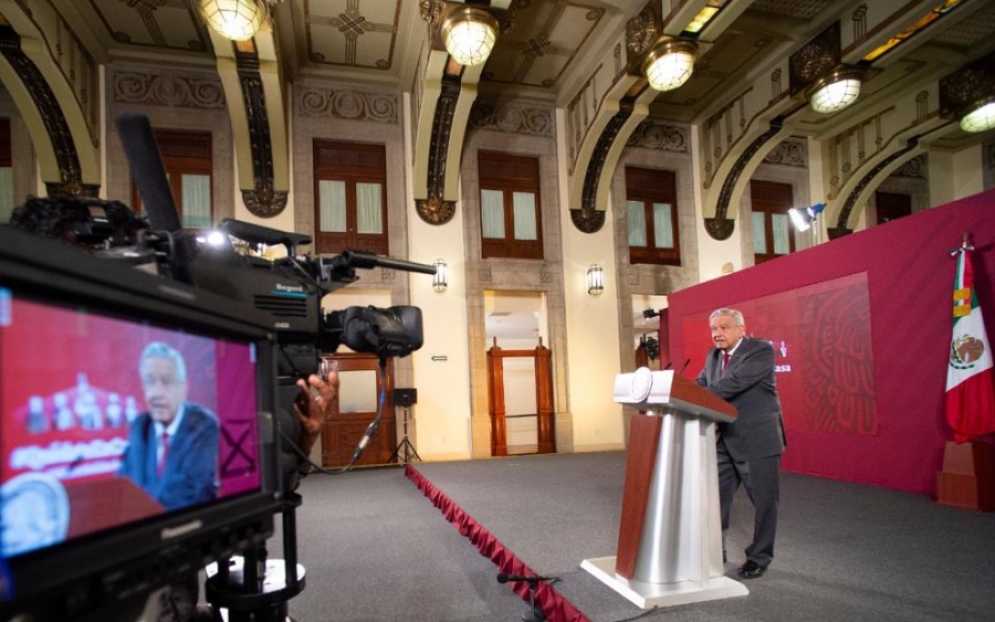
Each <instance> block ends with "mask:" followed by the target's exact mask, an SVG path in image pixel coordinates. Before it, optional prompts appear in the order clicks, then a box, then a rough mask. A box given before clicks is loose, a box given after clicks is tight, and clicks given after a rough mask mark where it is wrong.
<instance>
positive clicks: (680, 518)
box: [581, 367, 749, 609]
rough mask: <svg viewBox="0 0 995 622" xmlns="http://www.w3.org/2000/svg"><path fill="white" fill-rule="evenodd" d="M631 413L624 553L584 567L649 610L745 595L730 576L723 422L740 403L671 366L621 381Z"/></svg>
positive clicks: (622, 398)
mask: <svg viewBox="0 0 995 622" xmlns="http://www.w3.org/2000/svg"><path fill="white" fill-rule="evenodd" d="M615 401H616V402H618V403H621V404H625V405H627V406H632V407H635V408H639V409H640V410H643V411H648V412H649V413H650V414H645V415H644V414H638V415H635V416H634V417H633V419H632V427H631V429H630V432H629V457H628V464H627V466H626V473H625V491H624V494H623V496H622V517H621V521H620V525H619V530H618V551H617V552H618V554H617V555H616V556H614V557H600V558H595V559H585V560H584V561H583V562H582V563H581V567H582V568H584V569H585V570H587V571H588V572H590V573H591V574H593V575H594V576H595V577H597V578H598V579H599V580H600V581H602V582H603V583H605V584H607V585H608V586H609V587H611V588H612V589H613V590H615V591H616V592H618V593H619V594H621V595H622V596H624V597H625V598H627V599H628V600H630V601H631V602H633V603H634V604H635V605H636V606H638V607H639V608H641V609H652V608H654V607H669V606H673V605H683V604H687V603H694V602H702V601H707V600H718V599H722V598H730V597H733V596H746V595H747V594H749V590H747V589H746V586H744V585H743V584H742V583H740V582H738V581H735V580H733V579H730V578H728V577H726V576H724V575H723V571H724V568H723V563H722V524H721V520H720V516H719V480H718V465H717V461H716V456H715V422H717V421H734V420H735V419H736V409H735V407H733V406H732V405H731V404H729V403H728V402H726V401H724V400H722V399H720V398H718V397H716V396H715V395H713V394H712V393H709V392H708V391H706V390H705V389H703V388H701V387H699V386H698V384H697V383H696V382H694V381H693V380H690V379H688V378H685V377H684V376H682V375H680V374H676V373H674V372H673V371H650V370H649V369H648V368H646V367H642V368H640V369H637V370H636V371H635V372H634V373H631V374H619V375H618V376H617V377H616V379H615Z"/></svg>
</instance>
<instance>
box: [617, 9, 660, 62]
mask: <svg viewBox="0 0 995 622" xmlns="http://www.w3.org/2000/svg"><path fill="white" fill-rule="evenodd" d="M659 32H660V31H659V28H658V27H657V23H656V15H654V14H653V11H652V10H651V9H649V8H646V9H643V10H642V11H641V12H640V13H639V15H637V16H635V17H633V18H632V19H630V20H629V22H628V23H627V24H626V25H625V45H626V47H627V48H628V49H629V52H630V53H632V54H633V55H634V56H638V55H640V54H642V53H643V52H645V51H647V50H649V49H650V47H651V46H652V45H653V44H654V43H655V42H656V40H657V39H658V38H659Z"/></svg>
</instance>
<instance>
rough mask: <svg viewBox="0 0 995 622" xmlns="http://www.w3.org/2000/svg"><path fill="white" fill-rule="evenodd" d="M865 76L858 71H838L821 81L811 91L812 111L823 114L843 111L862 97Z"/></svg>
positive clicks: (810, 102) (847, 69)
mask: <svg viewBox="0 0 995 622" xmlns="http://www.w3.org/2000/svg"><path fill="white" fill-rule="evenodd" d="M863 78H864V76H863V74H862V73H861V72H860V70H858V69H849V68H846V69H837V70H836V71H834V72H832V73H831V74H829V75H828V76H826V77H824V78H822V79H820V80H819V81H818V82H816V83H815V85H813V86H812V88H811V90H810V91H809V92H810V93H811V95H810V96H809V104H810V105H811V106H812V110H814V111H816V112H820V113H822V114H828V113H830V112H836V111H838V110H843V109H844V108H846V107H847V106H849V105H850V104H852V103H853V102H854V101H856V99H857V96H858V95H860V84H861V82H863Z"/></svg>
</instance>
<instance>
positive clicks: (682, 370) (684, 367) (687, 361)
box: [677, 359, 691, 374]
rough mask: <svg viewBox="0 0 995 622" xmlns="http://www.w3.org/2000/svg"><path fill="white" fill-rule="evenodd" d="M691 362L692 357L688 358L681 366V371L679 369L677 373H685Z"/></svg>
mask: <svg viewBox="0 0 995 622" xmlns="http://www.w3.org/2000/svg"><path fill="white" fill-rule="evenodd" d="M690 364H691V359H688V360H686V361H684V365H682V366H681V371H679V372H677V373H679V374H683V373H684V370H685V369H687V368H688V365H690Z"/></svg>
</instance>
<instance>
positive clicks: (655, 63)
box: [643, 39, 698, 91]
mask: <svg viewBox="0 0 995 622" xmlns="http://www.w3.org/2000/svg"><path fill="white" fill-rule="evenodd" d="M697 51H698V46H696V45H695V44H694V43H693V42H691V41H680V40H677V39H669V40H667V41H664V42H663V43H661V44H660V45H657V46H656V47H655V48H653V49H652V50H650V53H649V54H647V55H646V60H645V61H643V73H645V74H646V79H647V80H649V83H650V86H651V87H653V88H654V89H656V90H658V91H672V90H674V89H676V88H677V87H679V86H681V85H682V84H684V83H685V82H687V81H688V78H690V77H691V72H692V71H694V55H695V52H697Z"/></svg>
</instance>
